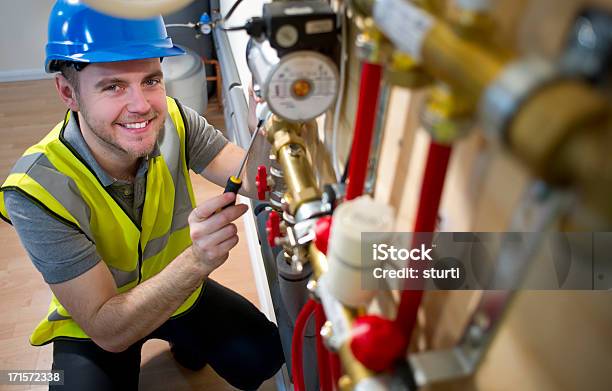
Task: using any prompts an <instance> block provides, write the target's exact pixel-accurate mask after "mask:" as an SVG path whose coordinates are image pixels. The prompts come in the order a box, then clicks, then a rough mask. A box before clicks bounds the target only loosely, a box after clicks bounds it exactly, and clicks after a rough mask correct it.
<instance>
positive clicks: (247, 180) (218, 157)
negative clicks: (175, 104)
mask: <svg viewBox="0 0 612 391" xmlns="http://www.w3.org/2000/svg"><path fill="white" fill-rule="evenodd" d="M255 105H256V101H255V98H254V95H253V94H251V99H250V101H249V108H250V111H249V128H250V129H249V130H250V131H251V132H254V131H256V129H255V126H256V122H257V120H256V118H255V109H254V108H255ZM183 112H184V113H185V120H186V124H185V129H186V133H187V148H188V151H189V167H190V168H191V169H192V170H193V171H194V172H197V173H199V174H200V175H202V176H203V177H204V178H206V179H208V180H209V181H211V182H213V183H215V184H217V185H219V186H221V187H225V184H226V183H227V179H228V178H229V177H230V176H232V175H236V172H237V171H238V168H239V167H240V162H241V161H242V158H243V157H244V154H245V152H246V151H245V150H244V149H243V148H241V147H239V146H237V145H235V144H232V143H230V142H228V141H227V139H226V138H225V137H224V136H223V134H222V133H221V132H219V131H218V130H216V129H215V128H214V127H213V126H212V125H210V124H209V123H208V122H207V121H206V119H205V118H204V117H202V116H200V115H199V114H198V113H197V112H196V111H195V110H192V109H190V108H189V107H183ZM269 152H270V144H269V143H268V141H267V140H266V138H265V136H264V135H263V134H261V135H258V136H257V138H256V139H255V142H254V145H253V149H252V150H251V152H250V154H249V159H248V160H247V163H246V166H245V168H244V170H243V172H242V175H241V179H242V187H241V189H240V194H242V195H244V196H246V197H250V198H257V186H256V184H255V179H256V177H257V167H258V166H260V165H265V166H269V164H270V161H269V159H268V155H269Z"/></svg>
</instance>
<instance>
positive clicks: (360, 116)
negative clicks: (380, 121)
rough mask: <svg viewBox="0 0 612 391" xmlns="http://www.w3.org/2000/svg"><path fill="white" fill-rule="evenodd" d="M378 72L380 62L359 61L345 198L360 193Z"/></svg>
mask: <svg viewBox="0 0 612 391" xmlns="http://www.w3.org/2000/svg"><path fill="white" fill-rule="evenodd" d="M381 75H382V67H381V66H380V65H377V64H371V63H368V62H364V63H363V64H362V68H361V81H360V83H359V101H358V103H357V116H356V117H355V132H354V134H353V146H352V148H351V157H350V163H349V172H348V178H347V188H346V199H347V200H352V199H353V198H356V197H359V196H360V195H361V194H362V193H363V185H364V183H365V179H366V173H367V170H368V160H369V156H370V147H371V145H372V135H373V133H374V121H375V119H376V107H377V105H378V95H379V93H380V79H381Z"/></svg>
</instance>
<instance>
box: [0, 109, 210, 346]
mask: <svg viewBox="0 0 612 391" xmlns="http://www.w3.org/2000/svg"><path fill="white" fill-rule="evenodd" d="M167 103H168V116H167V118H166V122H165V126H164V128H163V130H162V132H161V133H160V137H159V140H158V145H159V149H160V152H161V153H160V155H159V156H156V157H153V158H150V159H149V167H148V171H147V182H146V193H145V201H144V206H143V212H142V221H141V222H140V224H139V223H136V222H134V221H132V220H131V218H130V217H129V216H128V214H127V213H125V212H124V211H123V210H122V209H121V207H120V206H119V204H117V202H116V201H115V200H114V199H113V198H112V197H111V196H110V194H109V193H108V192H107V190H106V189H105V188H104V187H103V186H102V184H101V183H100V181H99V180H98V178H97V177H96V176H95V174H94V173H93V171H92V170H91V169H90V168H89V167H88V166H87V165H86V163H85V162H84V161H83V159H82V158H81V157H80V156H79V155H78V154H77V153H76V151H74V150H73V149H72V147H71V146H70V145H69V144H68V143H66V142H65V140H64V139H63V131H64V128H65V126H66V125H67V123H68V120H69V116H70V113H68V114H67V115H66V118H65V119H64V121H63V122H62V123H59V124H58V125H57V126H56V127H55V128H54V129H53V130H52V131H51V132H50V133H49V134H48V135H47V136H46V137H45V138H44V139H43V140H42V141H41V142H39V143H38V144H36V145H34V146H33V147H30V148H29V149H28V150H26V152H25V153H24V155H23V156H22V157H21V158H20V159H19V160H18V161H17V163H16V164H15V166H14V167H13V169H12V171H11V173H10V175H9V177H8V178H7V179H6V181H5V182H4V184H3V186H2V188H0V215H2V217H3V218H4V219H6V220H7V221H9V220H8V219H9V216H8V214H7V212H6V210H5V207H4V191H5V190H9V189H10V190H15V191H19V192H20V193H21V194H23V195H25V196H26V197H28V198H29V199H31V200H32V201H33V202H35V203H36V204H37V205H39V206H40V207H41V208H42V209H43V210H45V211H46V212H48V213H49V214H50V215H52V216H53V217H55V218H57V219H58V220H60V221H63V222H64V223H66V224H69V225H71V226H73V227H75V228H76V229H78V230H80V231H81V232H82V233H83V234H84V235H85V236H87V238H89V240H91V241H92V242H93V243H94V244H95V245H96V249H97V251H98V253H99V254H100V256H101V257H102V259H103V260H104V262H105V263H106V265H107V266H108V268H109V270H110V271H111V273H112V275H113V278H114V280H115V284H116V285H117V288H118V291H119V292H125V291H127V290H129V289H131V288H133V287H134V286H136V285H137V284H139V283H141V282H142V281H146V280H147V279H149V278H151V277H153V276H154V275H156V274H157V273H159V272H160V271H161V270H162V269H163V268H164V267H166V266H167V265H168V264H169V263H170V262H171V261H172V260H173V259H174V258H175V257H176V256H178V255H179V254H180V253H181V252H182V251H183V250H185V249H186V248H187V247H188V246H189V245H191V239H190V236H189V226H188V224H187V217H188V216H189V213H190V212H191V210H192V209H193V208H194V207H195V197H194V194H193V189H192V186H191V180H190V179H189V171H188V167H187V161H186V154H185V125H184V120H183V116H182V114H181V111H180V108H179V106H178V104H177V103H176V102H175V101H174V99H172V98H168V99H167ZM201 289H202V287H201V286H200V287H199V288H198V289H197V290H196V291H195V292H193V293H192V294H191V296H189V298H188V299H187V300H186V301H185V302H184V303H183V304H182V305H181V306H180V307H179V308H178V309H177V310H176V311H175V313H174V314H173V316H177V315H179V314H182V313H183V312H185V311H186V310H188V309H189V308H190V307H191V306H192V305H193V303H195V301H196V300H197V298H198V297H199V294H200V291H201ZM57 337H69V338H88V336H87V335H86V334H85V333H84V332H83V330H82V329H81V328H80V327H79V326H78V325H77V324H76V322H74V321H73V320H72V318H71V317H70V314H69V313H68V312H67V311H66V309H65V308H64V307H63V306H62V305H61V304H60V303H59V301H58V300H57V298H56V297H55V296H53V297H52V300H51V304H50V306H49V311H48V313H47V317H46V318H45V319H43V320H42V321H41V322H40V324H39V325H38V326H37V328H36V329H35V330H34V333H33V334H32V336H31V338H30V342H31V343H32V344H33V345H42V344H45V343H48V342H51V341H52V340H53V339H54V338H57Z"/></svg>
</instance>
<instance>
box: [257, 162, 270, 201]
mask: <svg viewBox="0 0 612 391" xmlns="http://www.w3.org/2000/svg"><path fill="white" fill-rule="evenodd" d="M255 184H256V185H257V198H258V199H260V200H265V199H266V192H267V191H268V190H270V186H268V172H267V171H266V166H263V165H262V166H259V167H257V176H256V177H255Z"/></svg>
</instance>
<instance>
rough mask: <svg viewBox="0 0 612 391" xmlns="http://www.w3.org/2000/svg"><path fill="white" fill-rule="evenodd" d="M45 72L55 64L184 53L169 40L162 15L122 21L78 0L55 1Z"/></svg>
mask: <svg viewBox="0 0 612 391" xmlns="http://www.w3.org/2000/svg"><path fill="white" fill-rule="evenodd" d="M46 54H47V57H46V59H45V70H46V71H47V72H56V71H58V70H59V69H57V62H58V61H72V62H80V63H96V62H115V61H129V60H140V59H144V58H155V57H171V56H179V55H181V54H185V51H184V50H183V49H181V48H179V47H177V46H175V45H174V44H173V43H172V39H171V38H170V37H168V34H167V32H166V27H165V25H164V20H163V19H162V17H161V16H157V17H154V18H151V19H139V20H136V19H122V18H117V17H114V16H110V15H106V14H103V13H100V12H98V11H96V10H94V9H93V8H90V7H88V6H87V5H85V4H83V3H82V2H81V1H79V0H58V1H57V2H56V3H55V5H54V7H53V9H52V10H51V15H50V16H49V32H48V41H47V46H46Z"/></svg>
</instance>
